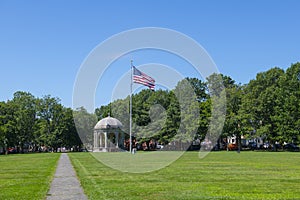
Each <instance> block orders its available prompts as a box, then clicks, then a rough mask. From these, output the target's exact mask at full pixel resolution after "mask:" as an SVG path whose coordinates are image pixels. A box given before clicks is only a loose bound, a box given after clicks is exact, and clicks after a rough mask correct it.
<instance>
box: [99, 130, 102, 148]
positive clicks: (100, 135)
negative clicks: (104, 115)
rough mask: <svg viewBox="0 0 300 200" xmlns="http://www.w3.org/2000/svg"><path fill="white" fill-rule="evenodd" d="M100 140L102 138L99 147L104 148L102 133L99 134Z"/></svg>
mask: <svg viewBox="0 0 300 200" xmlns="http://www.w3.org/2000/svg"><path fill="white" fill-rule="evenodd" d="M99 138H100V145H99V146H100V148H102V147H103V141H102V140H103V139H102V133H100V134H99Z"/></svg>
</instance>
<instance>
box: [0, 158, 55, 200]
mask: <svg viewBox="0 0 300 200" xmlns="http://www.w3.org/2000/svg"><path fill="white" fill-rule="evenodd" d="M59 156H60V154H53V153H52V154H51V153H43V154H12V155H2V156H0V199H5V200H6V199H45V197H46V194H47V192H48V190H49V187H50V184H51V180H52V177H53V176H54V173H55V169H56V164H57V162H58V159H59Z"/></svg>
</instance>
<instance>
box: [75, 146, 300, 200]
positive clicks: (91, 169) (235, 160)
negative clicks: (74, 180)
mask: <svg viewBox="0 0 300 200" xmlns="http://www.w3.org/2000/svg"><path fill="white" fill-rule="evenodd" d="M69 156H70V158H71V160H72V163H73V165H74V167H75V170H76V171H77V175H78V176H79V178H80V181H81V184H82V186H83V188H84V191H85V193H86V194H87V195H88V197H89V199H149V200H150V199H247V200H248V199H300V153H297V152H295V153H293V152H290V153H289V152H278V153H276V152H241V153H240V154H238V153H236V152H212V153H210V154H208V156H206V157H205V158H203V159H199V157H198V152H186V153H185V154H184V155H183V156H182V157H181V158H179V159H178V160H177V161H175V162H174V163H172V164H171V165H169V166H167V167H165V168H163V169H161V170H158V171H154V172H149V173H142V174H138V173H136V174H134V173H124V172H120V171H117V170H114V169H111V168H109V167H107V166H105V165H103V164H102V163H101V162H99V161H98V160H96V159H95V158H94V157H93V156H92V155H91V154H89V153H70V154H69Z"/></svg>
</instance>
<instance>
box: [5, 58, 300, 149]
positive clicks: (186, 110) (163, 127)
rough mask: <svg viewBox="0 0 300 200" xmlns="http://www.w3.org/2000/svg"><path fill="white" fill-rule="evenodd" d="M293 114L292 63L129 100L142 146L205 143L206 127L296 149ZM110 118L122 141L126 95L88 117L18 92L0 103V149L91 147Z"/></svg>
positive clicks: (296, 70)
mask: <svg viewBox="0 0 300 200" xmlns="http://www.w3.org/2000/svg"><path fill="white" fill-rule="evenodd" d="M220 82H221V83H222V84H221V85H220V84H218V83H220ZM191 90H192V93H191ZM214 93H218V94H224V95H225V94H226V105H225V106H224V107H226V110H225V109H224V110H222V111H221V114H222V113H223V114H224V115H225V116H224V117H225V121H224V126H223V127H221V126H220V127H218V123H217V124H216V125H217V126H215V124H212V123H211V121H212V120H213V114H212V110H213V108H212V105H213V103H214V102H217V101H218V98H219V99H220V98H221V97H220V96H215V95H214ZM224 102H225V101H224ZM299 113H300V63H295V64H292V65H291V66H290V67H289V68H288V69H287V70H283V69H280V68H278V67H274V68H271V69H269V70H267V71H265V72H260V73H258V74H257V75H256V77H255V79H253V80H251V81H250V82H249V83H247V84H243V85H242V84H238V83H236V82H235V81H234V80H233V79H232V78H231V77H229V76H225V75H222V74H220V75H217V74H213V75H211V76H210V77H208V78H207V80H205V81H202V80H200V79H197V78H186V79H184V80H181V81H179V82H178V83H177V85H176V87H175V88H174V89H173V90H157V91H151V90H142V91H141V92H139V93H137V94H134V95H133V96H132V119H133V127H132V131H133V133H134V135H135V137H136V138H139V140H141V142H143V141H147V140H149V139H153V140H155V141H157V142H158V143H160V144H168V143H169V142H170V141H174V140H176V141H183V142H187V143H191V142H193V141H196V140H198V141H203V140H204V138H205V136H206V135H207V133H208V132H210V129H211V130H212V131H213V130H218V129H220V130H221V131H222V134H221V137H226V136H233V135H234V136H236V137H237V139H238V141H239V142H240V141H241V137H242V136H243V137H245V138H249V139H251V138H255V137H258V136H259V137H263V138H264V140H265V141H268V142H269V143H271V144H275V143H280V144H283V143H284V142H287V143H296V144H299V142H300V115H299ZM108 115H110V116H112V117H115V118H117V119H119V120H120V121H121V122H122V123H123V125H124V127H123V129H122V130H123V131H124V132H125V133H127V138H128V133H129V126H128V125H129V96H128V97H127V98H125V99H119V100H115V101H113V102H111V103H110V104H108V105H103V106H101V107H99V108H96V109H95V112H94V113H88V112H87V111H86V110H85V109H84V108H78V109H76V110H72V109H71V108H67V107H64V106H63V105H62V104H61V103H60V100H59V99H58V98H55V97H51V96H50V95H47V96H44V97H42V98H37V97H34V96H33V95H32V94H30V93H29V92H22V91H18V92H16V93H15V94H14V95H13V98H12V99H11V100H8V101H6V102H0V148H1V147H2V148H3V149H7V148H8V147H15V149H16V151H19V152H22V151H24V149H27V150H28V149H30V150H32V151H39V150H41V149H45V148H46V149H51V150H54V151H55V150H57V149H58V148H60V147H67V148H75V149H80V148H82V147H83V146H88V145H91V144H93V143H92V138H93V127H94V125H95V124H96V123H97V121H98V120H100V119H102V118H104V117H107V116H108ZM74 116H75V117H74ZM214 120H215V119H214ZM222 122H223V121H220V124H221V123H222ZM75 124H76V125H75ZM222 124H223V123H222ZM221 128H222V129H221ZM79 135H80V137H79Z"/></svg>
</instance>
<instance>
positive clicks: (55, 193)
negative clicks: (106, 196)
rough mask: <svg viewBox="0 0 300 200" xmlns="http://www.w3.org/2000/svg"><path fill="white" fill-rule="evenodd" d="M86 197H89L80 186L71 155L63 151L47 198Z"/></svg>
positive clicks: (49, 199)
mask: <svg viewBox="0 0 300 200" xmlns="http://www.w3.org/2000/svg"><path fill="white" fill-rule="evenodd" d="M56 199H57V200H58V199H59V200H64V199H72V200H73V199H74V200H75V199H78V200H79V199H80V200H81V199H82V200H84V199H86V200H87V197H86V195H85V194H84V192H83V189H82V188H81V186H80V182H79V180H78V178H77V176H76V173H75V170H74V168H73V166H72V164H71V162H70V159H69V156H68V154H66V153H62V154H61V157H60V159H59V162H58V165H57V168H56V172H55V175H54V179H53V181H52V183H51V188H50V190H49V191H48V194H47V200H56Z"/></svg>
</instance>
